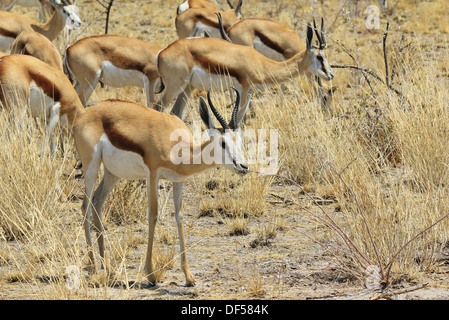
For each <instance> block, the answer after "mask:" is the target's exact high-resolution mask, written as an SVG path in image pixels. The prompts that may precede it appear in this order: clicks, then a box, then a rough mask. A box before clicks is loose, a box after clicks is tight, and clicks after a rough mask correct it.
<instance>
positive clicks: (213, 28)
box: [175, 0, 242, 39]
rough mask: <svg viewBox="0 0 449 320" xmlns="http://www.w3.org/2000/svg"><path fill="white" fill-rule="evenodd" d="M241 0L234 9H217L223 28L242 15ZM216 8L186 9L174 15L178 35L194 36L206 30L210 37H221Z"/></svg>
mask: <svg viewBox="0 0 449 320" xmlns="http://www.w3.org/2000/svg"><path fill="white" fill-rule="evenodd" d="M241 9H242V0H240V1H239V3H238V4H237V6H236V7H235V9H229V10H226V11H218V12H220V14H221V18H222V23H223V26H224V28H225V29H227V28H229V27H230V26H231V25H233V24H234V23H236V22H237V21H239V20H240V19H241V17H242V13H241ZM216 13H217V10H216V9H209V8H199V9H194V8H192V9H188V10H186V11H184V12H183V13H181V14H179V15H177V16H176V19H175V26H176V32H177V34H178V37H179V38H180V39H181V38H187V37H194V36H197V35H200V34H202V33H203V32H207V33H208V34H209V35H210V36H211V37H215V38H221V34H220V29H219V24H218V18H217V16H216Z"/></svg>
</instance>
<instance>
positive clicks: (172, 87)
mask: <svg viewBox="0 0 449 320" xmlns="http://www.w3.org/2000/svg"><path fill="white" fill-rule="evenodd" d="M316 35H317V38H318V42H319V44H320V46H319V48H318V49H314V48H313V46H312V39H313V29H312V27H311V25H310V23H309V24H308V25H307V42H306V47H305V48H304V49H303V50H302V51H300V52H299V53H297V54H295V55H294V56H293V57H291V58H290V59H287V60H286V61H283V62H277V61H274V60H271V59H268V58H266V57H265V56H264V55H262V54H261V53H259V52H257V51H256V50H255V49H254V48H252V47H248V46H241V45H236V44H233V43H229V42H228V41H226V40H223V39H216V38H190V39H179V40H176V41H175V42H173V43H171V44H170V45H168V46H167V47H166V48H165V49H163V50H162V51H161V52H160V53H159V55H158V57H157V67H158V71H159V74H160V76H161V78H162V81H163V83H164V84H165V91H164V93H163V96H162V97H161V99H159V101H158V102H157V103H156V104H155V109H156V110H161V109H163V108H164V107H166V106H168V105H169V104H170V103H171V102H172V100H173V99H174V98H175V97H178V100H177V102H176V103H175V106H174V107H173V109H172V110H173V111H175V110H176V111H175V112H178V111H177V110H178V109H180V110H183V109H184V107H185V101H184V99H183V98H182V99H180V98H181V97H183V96H188V95H189V94H190V92H191V91H192V89H193V88H197V89H200V90H207V89H209V88H211V87H212V88H215V89H219V90H222V89H226V88H228V87H229V86H234V87H236V88H237V90H238V91H239V93H240V96H241V99H242V103H241V104H242V108H241V109H240V111H239V114H238V115H237V119H238V121H241V120H242V118H243V116H244V115H245V113H246V111H247V109H248V105H249V99H248V93H249V91H250V89H251V88H252V87H253V86H263V85H264V84H278V83H283V82H285V81H288V80H290V79H292V77H295V76H297V75H299V74H301V73H309V74H312V75H316V76H318V77H319V78H321V79H323V80H332V79H333V78H334V71H333V70H332V69H331V68H330V66H329V63H328V62H327V59H326V57H325V55H324V52H323V49H324V46H325V42H324V37H323V35H322V34H321V35H320V34H319V31H317V30H316Z"/></svg>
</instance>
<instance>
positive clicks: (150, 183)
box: [145, 170, 158, 285]
mask: <svg viewBox="0 0 449 320" xmlns="http://www.w3.org/2000/svg"><path fill="white" fill-rule="evenodd" d="M157 185H158V178H157V176H156V173H150V171H149V170H148V172H147V195H148V247H147V257H146V261H145V271H146V273H147V280H148V282H150V284H152V285H155V284H156V280H157V279H156V275H155V273H154V270H153V263H152V259H153V241H154V230H155V227H156V222H157V214H158V212H157V210H158V190H157Z"/></svg>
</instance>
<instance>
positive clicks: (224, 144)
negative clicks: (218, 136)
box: [220, 140, 226, 149]
mask: <svg viewBox="0 0 449 320" xmlns="http://www.w3.org/2000/svg"><path fill="white" fill-rule="evenodd" d="M220 145H221V147H222V148H223V149H225V148H226V143H225V141H224V140H221V141H220Z"/></svg>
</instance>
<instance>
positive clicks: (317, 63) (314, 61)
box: [306, 18, 335, 81]
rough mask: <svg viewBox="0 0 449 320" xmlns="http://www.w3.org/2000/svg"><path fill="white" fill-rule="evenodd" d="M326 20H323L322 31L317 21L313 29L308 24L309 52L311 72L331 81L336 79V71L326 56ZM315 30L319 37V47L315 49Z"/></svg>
mask: <svg viewBox="0 0 449 320" xmlns="http://www.w3.org/2000/svg"><path fill="white" fill-rule="evenodd" d="M323 28H324V20H323V18H321V30H318V28H317V27H316V23H315V19H313V28H312V27H311V25H310V22H309V23H308V24H307V44H306V45H307V51H308V53H309V56H310V64H309V71H310V72H311V73H313V74H314V75H316V76H318V77H319V78H321V79H323V80H326V81H329V80H332V79H333V78H334V75H335V73H334V71H333V70H332V68H331V67H330V66H329V63H328V62H327V58H326V56H325V54H324V49H325V48H326V40H325V38H324V35H323V34H324V30H323ZM313 30H315V35H316V37H317V43H318V47H314V46H313V44H312V39H313V33H314V32H313Z"/></svg>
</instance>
